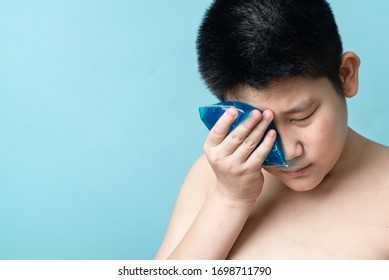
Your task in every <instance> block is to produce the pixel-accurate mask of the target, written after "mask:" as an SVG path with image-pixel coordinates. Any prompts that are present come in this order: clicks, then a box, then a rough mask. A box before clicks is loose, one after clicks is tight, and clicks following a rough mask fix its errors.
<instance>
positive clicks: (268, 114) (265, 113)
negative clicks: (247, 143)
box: [263, 111, 273, 121]
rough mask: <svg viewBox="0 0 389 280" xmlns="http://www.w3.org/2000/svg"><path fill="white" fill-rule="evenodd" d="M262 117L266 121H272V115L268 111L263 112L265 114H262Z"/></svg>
mask: <svg viewBox="0 0 389 280" xmlns="http://www.w3.org/2000/svg"><path fill="white" fill-rule="evenodd" d="M263 117H264V118H265V119H266V120H268V121H271V119H272V117H273V116H272V114H271V113H270V112H269V111H265V112H263Z"/></svg>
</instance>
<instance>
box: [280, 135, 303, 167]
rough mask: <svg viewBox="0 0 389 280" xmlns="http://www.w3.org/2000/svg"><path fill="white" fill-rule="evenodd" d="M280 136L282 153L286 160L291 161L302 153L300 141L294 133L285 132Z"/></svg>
mask: <svg viewBox="0 0 389 280" xmlns="http://www.w3.org/2000/svg"><path fill="white" fill-rule="evenodd" d="M280 137H281V142H282V147H283V148H284V154H285V159H286V161H293V160H295V159H297V158H298V157H300V156H301V155H302V154H303V153H304V148H303V145H302V143H301V142H300V141H299V139H298V137H296V136H295V135H290V134H287V135H285V136H282V135H281V134H280Z"/></svg>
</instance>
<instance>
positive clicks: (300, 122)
mask: <svg viewBox="0 0 389 280" xmlns="http://www.w3.org/2000/svg"><path fill="white" fill-rule="evenodd" d="M315 112H316V110H314V111H313V112H312V113H311V114H309V115H308V116H306V117H304V118H301V119H292V120H290V121H291V122H292V123H298V124H304V123H305V122H307V121H309V120H310V119H311V117H312V116H313V114H314V113H315Z"/></svg>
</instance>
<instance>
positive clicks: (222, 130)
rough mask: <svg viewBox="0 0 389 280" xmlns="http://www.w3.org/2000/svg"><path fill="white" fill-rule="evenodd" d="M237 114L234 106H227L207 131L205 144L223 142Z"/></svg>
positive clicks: (213, 145)
mask: <svg viewBox="0 0 389 280" xmlns="http://www.w3.org/2000/svg"><path fill="white" fill-rule="evenodd" d="M237 116H238V111H237V110H236V109H235V108H229V109H228V110H227V111H226V112H225V113H224V114H223V115H222V116H221V117H220V119H219V120H218V121H217V122H216V124H215V125H214V126H213V127H212V129H211V130H210V131H209V133H208V137H207V139H206V141H205V145H206V146H209V147H216V146H218V145H219V144H220V143H221V142H223V140H224V139H225V138H226V135H227V133H228V130H229V129H230V127H231V125H232V124H233V123H234V121H235V119H236V117H237Z"/></svg>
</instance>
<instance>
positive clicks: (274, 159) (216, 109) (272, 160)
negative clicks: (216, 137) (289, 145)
mask: <svg viewBox="0 0 389 280" xmlns="http://www.w3.org/2000/svg"><path fill="white" fill-rule="evenodd" d="M231 107H235V108H236V109H237V110H238V112H239V115H238V117H237V118H236V120H235V121H234V123H233V124H232V125H231V128H230V130H229V131H228V133H230V132H231V131H232V130H233V129H234V128H235V127H237V126H238V125H239V124H240V123H241V122H242V121H244V120H245V119H246V118H247V117H248V116H249V115H250V112H251V111H253V110H259V109H258V108H255V107H253V106H251V105H249V104H246V103H242V102H239V101H228V102H221V103H217V104H213V105H208V106H202V107H200V108H199V112H200V118H201V120H202V121H203V123H204V124H205V126H206V127H207V128H208V129H209V130H211V129H212V127H213V126H214V125H215V123H216V122H217V121H218V120H219V118H220V117H221V116H222V115H223V114H224V112H225V111H227V110H228V108H231ZM259 111H261V110H259ZM269 129H274V130H276V128H275V126H274V124H273V123H270V125H269V127H268V128H267V130H266V132H267V131H269ZM276 131H277V130H276ZM265 134H266V133H265ZM262 140H263V138H262ZM262 140H261V141H260V142H262ZM277 165H278V166H287V163H286V160H285V156H284V150H283V148H282V143H281V139H280V137H279V136H278V133H277V137H276V140H275V143H274V146H273V148H272V149H271V151H270V153H269V155H268V156H267V158H266V160H265V161H264V163H263V166H277Z"/></svg>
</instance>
